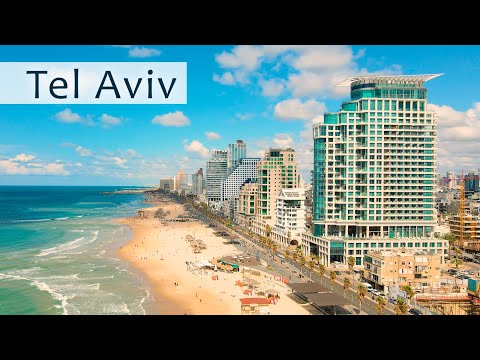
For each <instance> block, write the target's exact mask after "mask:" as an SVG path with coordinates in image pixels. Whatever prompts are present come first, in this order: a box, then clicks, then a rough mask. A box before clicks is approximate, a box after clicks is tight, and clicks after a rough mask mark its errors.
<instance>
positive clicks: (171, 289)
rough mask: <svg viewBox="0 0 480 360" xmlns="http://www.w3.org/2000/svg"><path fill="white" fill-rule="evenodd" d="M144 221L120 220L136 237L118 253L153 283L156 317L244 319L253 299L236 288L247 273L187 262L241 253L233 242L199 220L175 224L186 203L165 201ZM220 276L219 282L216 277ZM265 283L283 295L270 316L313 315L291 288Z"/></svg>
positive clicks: (268, 278)
mask: <svg viewBox="0 0 480 360" xmlns="http://www.w3.org/2000/svg"><path fill="white" fill-rule="evenodd" d="M160 207H161V208H162V210H163V211H164V212H165V213H168V212H169V213H168V215H166V217H165V220H167V221H166V222H164V223H162V222H161V221H160V219H158V218H154V214H155V211H156V210H157V209H159V208H160ZM143 211H144V218H140V217H138V216H136V217H131V218H123V219H119V220H117V222H118V223H121V224H125V225H128V226H129V227H130V228H131V230H132V239H131V240H130V241H129V242H128V243H127V244H126V245H124V246H122V247H121V248H120V249H119V250H118V255H119V256H120V258H121V259H123V260H125V261H127V262H129V263H130V264H132V265H133V266H134V267H135V269H137V270H138V271H140V272H142V273H143V274H145V276H146V277H147V278H148V280H149V281H150V283H151V285H152V287H153V291H154V297H155V300H156V306H155V307H154V310H153V313H155V314H180V315H183V314H212V315H217V314H218V315H240V314H241V306H240V300H239V299H240V298H245V297H248V296H247V295H244V294H243V292H244V290H245V287H243V288H242V287H240V286H238V285H236V281H238V280H241V279H242V276H243V274H242V272H241V271H240V272H233V273H228V272H222V271H217V272H213V270H209V271H206V270H205V271H203V272H192V271H190V270H189V269H188V267H187V263H186V262H197V261H201V260H208V261H211V260H212V259H213V258H219V257H221V256H224V255H230V254H240V251H238V250H236V248H235V247H234V246H233V245H232V244H230V243H228V241H227V240H225V239H224V238H221V237H217V236H215V235H214V234H213V233H214V231H215V230H213V229H212V228H209V227H207V226H206V224H204V223H201V222H199V221H191V222H169V221H168V220H171V219H175V218H177V216H179V215H180V216H181V215H184V214H185V210H184V207H183V205H179V204H176V203H173V202H161V203H159V204H158V205H157V206H155V207H151V208H146V209H143ZM187 235H190V236H194V237H195V239H201V240H202V241H203V242H204V243H205V245H206V249H205V250H203V251H202V252H201V253H198V254H195V253H194V252H193V249H192V247H191V246H190V244H189V242H188V241H187V240H186V237H187ZM213 275H218V280H213V279H212V276H213ZM258 279H259V281H261V283H262V285H263V286H265V287H267V288H273V289H275V290H277V291H278V293H279V294H280V299H279V301H278V302H277V304H275V305H273V304H272V305H270V306H269V310H270V314H283V315H289V314H291V315H296V314H298V315H308V314H309V312H308V311H307V310H305V309H304V308H303V307H302V306H301V305H299V304H297V303H296V302H294V301H293V300H291V299H290V298H288V297H287V296H286V294H287V293H289V292H290V290H289V288H288V286H287V285H285V284H283V283H281V282H280V281H275V280H274V279H273V276H271V275H270V274H268V275H267V274H266V273H265V274H264V273H262V274H261V276H260V277H258Z"/></svg>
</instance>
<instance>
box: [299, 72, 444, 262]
mask: <svg viewBox="0 0 480 360" xmlns="http://www.w3.org/2000/svg"><path fill="white" fill-rule="evenodd" d="M437 76H440V75H439V74H434V75H401V76H365V77H355V78H350V79H347V80H345V81H343V82H342V83H340V84H339V86H350V94H351V99H350V100H349V101H345V102H343V103H342V105H341V107H340V110H339V111H338V112H334V113H326V114H325V115H324V122H323V123H321V124H317V125H314V126H313V138H314V170H313V226H312V228H313V229H312V233H311V234H310V233H305V234H304V236H303V238H302V244H303V248H304V252H305V253H306V254H307V255H308V254H309V253H311V252H313V253H315V254H319V255H320V258H321V259H322V261H323V262H324V263H325V264H326V265H329V264H330V262H331V261H338V262H341V263H346V261H347V258H348V257H349V256H353V257H354V258H355V264H356V265H357V266H361V265H363V255H365V254H366V253H367V251H369V250H371V249H372V248H373V249H379V250H383V249H385V250H389V249H390V248H392V249H393V248H396V247H399V246H400V247H403V246H402V245H403V244H406V245H407V246H406V247H407V249H409V250H416V251H421V250H427V251H429V252H430V253H432V254H433V253H434V254H439V255H441V256H442V261H443V258H444V256H446V254H447V249H448V243H447V242H446V241H443V240H442V241H429V240H428V239H430V238H431V237H432V236H433V229H434V226H435V224H436V214H435V206H434V204H435V202H434V193H435V186H436V184H435V182H436V176H435V174H436V139H437V124H436V115H435V113H434V112H432V111H428V110H427V89H426V88H425V86H424V84H425V82H427V81H429V80H431V79H433V78H435V77H437ZM358 244H360V247H358ZM432 244H433V245H432ZM417 245H418V246H417Z"/></svg>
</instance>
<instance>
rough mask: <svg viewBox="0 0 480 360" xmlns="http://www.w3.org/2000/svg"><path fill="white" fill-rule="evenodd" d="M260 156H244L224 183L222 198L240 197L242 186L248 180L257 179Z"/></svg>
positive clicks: (253, 180) (254, 180)
mask: <svg viewBox="0 0 480 360" xmlns="http://www.w3.org/2000/svg"><path fill="white" fill-rule="evenodd" d="M259 161H260V158H242V159H240V160H239V163H238V165H237V167H236V168H235V169H234V170H233V171H232V172H231V173H230V174H229V175H228V176H227V178H226V179H225V181H224V182H223V184H222V200H227V199H230V198H232V197H238V192H239V191H240V187H241V186H242V185H243V184H244V183H245V182H246V181H247V180H248V181H250V182H256V181H257V175H258V171H257V165H258V163H259Z"/></svg>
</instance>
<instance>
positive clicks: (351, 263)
mask: <svg viewBox="0 0 480 360" xmlns="http://www.w3.org/2000/svg"><path fill="white" fill-rule="evenodd" d="M354 266H355V258H354V257H353V256H349V257H348V271H349V272H350V275H352V271H353V267H354Z"/></svg>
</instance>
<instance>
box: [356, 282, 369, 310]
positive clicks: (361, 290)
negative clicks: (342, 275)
mask: <svg viewBox="0 0 480 360" xmlns="http://www.w3.org/2000/svg"><path fill="white" fill-rule="evenodd" d="M357 294H358V301H359V302H360V312H359V314H360V313H361V312H362V303H363V299H365V295H367V288H366V287H365V285H362V284H359V285H358V288H357Z"/></svg>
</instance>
